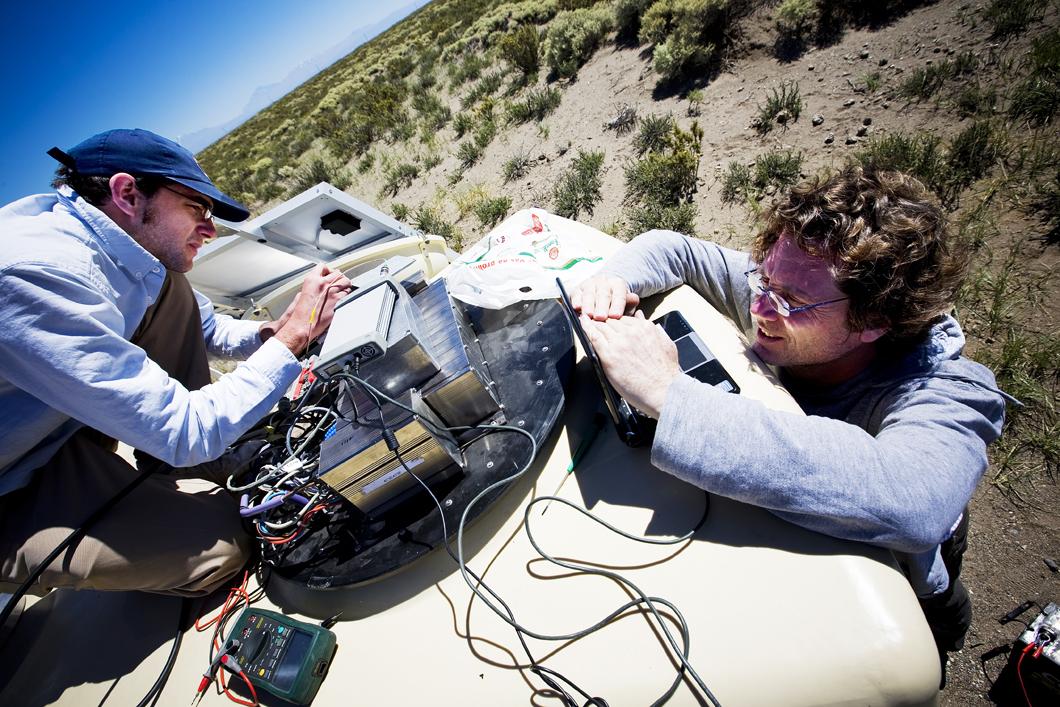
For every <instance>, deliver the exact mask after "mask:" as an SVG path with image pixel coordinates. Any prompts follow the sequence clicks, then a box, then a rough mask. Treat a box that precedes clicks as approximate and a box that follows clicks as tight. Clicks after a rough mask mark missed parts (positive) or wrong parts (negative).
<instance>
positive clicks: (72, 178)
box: [52, 164, 167, 209]
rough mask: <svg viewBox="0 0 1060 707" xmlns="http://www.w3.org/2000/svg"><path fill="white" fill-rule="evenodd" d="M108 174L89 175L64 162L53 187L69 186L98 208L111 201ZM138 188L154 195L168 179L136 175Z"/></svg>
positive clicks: (58, 169) (55, 177)
mask: <svg viewBox="0 0 1060 707" xmlns="http://www.w3.org/2000/svg"><path fill="white" fill-rule="evenodd" d="M113 176H114V175H107V176H87V175H84V174H81V173H79V172H77V171H75V170H73V169H71V168H70V167H67V166H66V165H64V164H61V165H59V167H58V168H57V169H56V170H55V176H54V177H53V178H52V188H54V189H58V188H59V187H61V186H64V185H65V186H68V187H70V188H71V189H73V190H74V191H75V192H77V194H78V195H79V196H80V197H81V198H83V199H84V200H85V201H87V202H88V203H90V204H92V205H93V206H95V207H96V208H97V209H98V208H100V207H101V206H103V205H104V204H106V203H107V202H108V201H110V178H111V177H113ZM133 178H134V179H135V180H136V188H137V189H138V190H139V191H140V193H141V194H143V195H144V196H146V197H151V196H154V194H155V192H157V191H158V190H159V189H161V188H162V186H163V185H165V183H166V181H167V180H166V179H164V178H162V177H156V176H152V175H148V176H139V177H138V176H135V175H133Z"/></svg>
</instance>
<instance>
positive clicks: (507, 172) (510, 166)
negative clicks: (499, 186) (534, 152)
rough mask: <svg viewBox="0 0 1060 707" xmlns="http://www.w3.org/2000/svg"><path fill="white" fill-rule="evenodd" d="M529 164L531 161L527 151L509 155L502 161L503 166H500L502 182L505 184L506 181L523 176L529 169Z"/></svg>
mask: <svg viewBox="0 0 1060 707" xmlns="http://www.w3.org/2000/svg"><path fill="white" fill-rule="evenodd" d="M530 166H531V162H530V155H529V153H526V152H523V153H520V154H518V155H514V156H512V157H510V158H509V159H508V160H507V161H506V162H505V163H504V167H502V168H501V174H502V175H503V176H504V183H505V184H507V183H508V182H513V181H515V180H516V179H519V178H520V177H522V176H524V175H525V174H526V173H527V172H529V171H530Z"/></svg>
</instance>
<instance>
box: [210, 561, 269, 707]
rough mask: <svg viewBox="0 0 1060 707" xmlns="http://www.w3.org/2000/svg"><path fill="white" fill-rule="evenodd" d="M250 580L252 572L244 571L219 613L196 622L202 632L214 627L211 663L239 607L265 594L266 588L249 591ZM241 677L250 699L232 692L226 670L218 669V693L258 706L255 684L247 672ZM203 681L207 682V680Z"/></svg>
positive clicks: (230, 698) (220, 647) (213, 662)
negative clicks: (226, 677)
mask: <svg viewBox="0 0 1060 707" xmlns="http://www.w3.org/2000/svg"><path fill="white" fill-rule="evenodd" d="M249 580H250V572H244V573H243V580H242V582H240V584H239V585H238V586H235V587H232V588H231V589H229V590H228V596H227V597H226V598H225V603H224V606H222V607H221V608H220V609H219V610H218V612H217V614H215V615H214V616H213V618H211V619H209V620H204V619H199V620H198V621H196V622H195V630H196V631H199V632H202V631H207V630H209V629H210V628H212V629H213V637H212V639H211V640H210V663H209V664H210V665H214V664H215V660H214V659H215V658H216V657H217V653H218V652H219V651H222V650H224V631H225V626H226V625H227V624H228V621H229V620H230V619H231V618H232V617H233V616H235V615H236V613H238V610H239V609H245V608H247V607H249V606H250V605H251V604H252V603H253V602H255V601H257V599H258V598H260V597H259V596H258V595H259V593H260V594H261V595H263V594H264V590H262V589H259V590H258V591H257V592H255V593H254V595H251V594H250V593H248V592H247V583H248V582H249ZM240 677H242V678H243V682H244V684H245V685H246V688H247V691H248V692H249V694H250V700H245V699H243V698H242V697H240V696H239V695H237V694H236V693H234V692H232V690H231V688H230V687H229V686H228V684H227V681H226V680H225V671H224V670H218V671H217V677H216V687H217V692H218V694H223V695H224V696H225V697H227V698H228V699H229V700H231V701H232V702H235V703H236V704H240V705H245V706H246V707H257V705H258V695H257V692H256V691H255V690H254V685H253V684H252V683H251V682H250V680H249V679H248V678H247V676H246V674H244V673H240ZM203 682H206V681H205V680H204V681H203ZM203 687H204V686H203V685H200V690H199V693H198V695H197V696H198V697H200V698H201V696H202V689H203Z"/></svg>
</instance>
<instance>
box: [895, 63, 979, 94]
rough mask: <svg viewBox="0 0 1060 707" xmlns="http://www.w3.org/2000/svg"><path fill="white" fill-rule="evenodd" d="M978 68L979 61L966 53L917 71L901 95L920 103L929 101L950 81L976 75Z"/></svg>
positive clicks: (909, 79) (904, 84)
mask: <svg viewBox="0 0 1060 707" xmlns="http://www.w3.org/2000/svg"><path fill="white" fill-rule="evenodd" d="M978 68H979V59H978V58H977V57H976V56H975V55H974V54H972V53H971V52H964V53H962V54H958V55H957V56H956V57H954V58H953V59H947V60H946V61H941V62H939V63H938V64H931V65H929V66H925V67H922V68H920V69H917V70H916V71H914V72H913V74H912V76H910V77H909V78H908V79H906V80H905V82H904V83H903V84H902V86H901V88H900V89H899V93H901V94H902V95H903V96H906V97H908V98H915V99H917V100H918V101H923V100H927V99H928V98H931V97H932V96H934V95H935V94H936V93H938V91H939V90H940V89H941V88H942V87H943V86H944V85H945V84H946V82H947V81H949V80H950V79H953V78H957V77H959V76H968V75H971V74H974V73H975V72H976V70H977V69H978Z"/></svg>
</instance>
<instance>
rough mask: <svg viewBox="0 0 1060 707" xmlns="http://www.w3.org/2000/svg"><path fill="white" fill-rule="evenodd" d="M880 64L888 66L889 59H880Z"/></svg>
mask: <svg viewBox="0 0 1060 707" xmlns="http://www.w3.org/2000/svg"><path fill="white" fill-rule="evenodd" d="M879 64H880V66H887V60H886V59H880V61H879Z"/></svg>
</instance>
